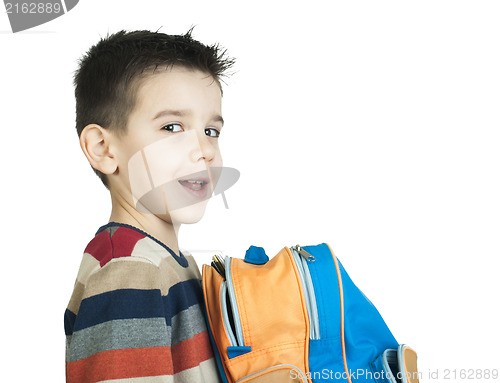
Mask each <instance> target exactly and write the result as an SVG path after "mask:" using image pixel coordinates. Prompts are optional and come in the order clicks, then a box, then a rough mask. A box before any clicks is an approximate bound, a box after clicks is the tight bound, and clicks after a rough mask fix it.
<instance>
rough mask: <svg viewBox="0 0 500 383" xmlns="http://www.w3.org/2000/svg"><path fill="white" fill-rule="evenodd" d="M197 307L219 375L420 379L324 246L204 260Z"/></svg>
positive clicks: (254, 382)
mask: <svg viewBox="0 0 500 383" xmlns="http://www.w3.org/2000/svg"><path fill="white" fill-rule="evenodd" d="M202 285H203V295H204V302H205V315H206V320H207V326H208V330H209V336H210V341H211V344H212V348H213V351H214V355H215V359H216V361H217V365H218V368H219V372H220V374H221V378H222V380H223V382H224V383H236V382H238V383H246V382H251V383H268V382H269V383H276V382H301V383H306V382H308V383H316V382H324V381H327V382H328V381H335V382H345V383H352V382H370V383H372V382H376V383H383V382H391V383H418V378H419V375H418V371H417V362H416V361H417V355H416V353H415V351H414V350H412V349H411V348H410V347H408V346H406V345H404V344H401V345H400V344H399V343H398V342H397V341H396V339H395V338H394V336H393V335H392V334H391V332H390V330H389V328H388V327H387V325H386V324H385V322H384V320H383V319H382V317H381V315H380V314H379V312H378V311H377V309H376V308H375V306H374V305H373V304H372V303H371V302H370V301H369V299H368V298H367V297H366V296H365V295H364V294H363V293H362V292H361V290H359V289H358V288H357V287H356V286H355V285H354V283H353V282H352V281H351V279H350V278H349V275H348V274H347V273H346V271H345V269H344V267H343V266H342V264H341V263H340V261H339V260H338V259H337V258H336V257H335V255H334V254H333V252H332V250H331V248H330V246H329V245H328V244H326V243H321V244H319V245H315V246H304V247H301V246H299V245H296V246H292V247H284V248H283V249H281V251H280V252H279V253H278V254H277V255H276V256H274V257H272V258H271V259H269V257H268V256H267V255H266V253H265V251H264V249H263V248H262V247H257V246H250V248H249V249H248V250H247V252H246V254H245V258H244V259H240V258H232V257H229V256H226V257H225V258H224V259H222V258H221V257H220V256H214V261H213V262H212V264H211V265H206V264H205V265H203V268H202Z"/></svg>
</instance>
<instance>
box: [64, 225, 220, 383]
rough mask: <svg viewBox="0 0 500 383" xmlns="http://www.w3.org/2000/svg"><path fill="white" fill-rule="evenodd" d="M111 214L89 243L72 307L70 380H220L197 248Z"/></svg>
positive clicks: (69, 321)
mask: <svg viewBox="0 0 500 383" xmlns="http://www.w3.org/2000/svg"><path fill="white" fill-rule="evenodd" d="M179 253H180V256H177V254H175V253H174V252H173V251H172V250H171V249H170V248H168V247H167V246H165V245H164V244H163V243H161V242H160V241H158V240H157V239H155V238H153V237H152V236H150V235H149V234H147V233H145V232H143V231H141V230H139V229H137V228H134V227H132V226H129V225H125V224H120V223H116V222H110V223H108V224H107V225H104V226H102V227H101V228H99V230H98V231H97V233H96V235H95V237H94V238H93V239H92V240H91V241H90V242H89V244H88V245H87V247H86V248H85V251H84V254H83V259H82V263H81V266H80V270H79V272H78V276H77V279H76V283H75V287H74V291H73V294H72V296H71V299H70V302H69V304H68V307H67V309H66V312H65V318H64V327H65V332H66V381H67V382H70V383H87V382H88V383H90V382H104V381H106V382H108V381H112V382H116V383H118V382H120V383H121V382H123V383H139V382H140V383H146V382H147V383H157V382H158V383H159V382H162V383H167V382H197V383H198V382H200V383H201V382H219V381H220V380H219V376H218V373H217V367H216V364H215V360H214V356H213V353H212V350H211V347H210V340H209V336H208V332H207V327H206V323H205V318H204V315H203V293H202V289H201V281H200V278H201V276H200V271H199V269H198V267H197V265H196V262H195V260H194V258H193V257H192V255H190V254H189V253H187V252H186V251H184V252H179Z"/></svg>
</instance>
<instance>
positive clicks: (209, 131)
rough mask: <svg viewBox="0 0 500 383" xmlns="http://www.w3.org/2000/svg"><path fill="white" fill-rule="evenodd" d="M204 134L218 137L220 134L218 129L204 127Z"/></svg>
mask: <svg viewBox="0 0 500 383" xmlns="http://www.w3.org/2000/svg"><path fill="white" fill-rule="evenodd" d="M205 134H206V135H207V136H210V137H219V136H220V130H218V129H215V128H206V129H205Z"/></svg>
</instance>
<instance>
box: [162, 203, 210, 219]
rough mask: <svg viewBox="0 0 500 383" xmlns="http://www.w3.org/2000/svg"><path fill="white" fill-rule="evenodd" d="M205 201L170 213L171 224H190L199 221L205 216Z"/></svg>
mask: <svg viewBox="0 0 500 383" xmlns="http://www.w3.org/2000/svg"><path fill="white" fill-rule="evenodd" d="M206 207H207V201H202V202H199V203H196V204H194V205H190V206H186V207H182V208H179V209H175V210H174V211H172V212H170V217H171V219H172V223H174V222H175V223H183V224H187V225H189V224H192V223H197V222H199V221H201V219H202V218H203V216H204V215H205V210H206Z"/></svg>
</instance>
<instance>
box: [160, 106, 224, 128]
mask: <svg viewBox="0 0 500 383" xmlns="http://www.w3.org/2000/svg"><path fill="white" fill-rule="evenodd" d="M190 114H192V112H191V111H190V110H174V109H164V110H162V111H160V112H158V113H156V115H155V116H154V117H153V121H155V120H157V119H159V118H160V117H163V116H176V117H185V116H189V115H190ZM212 121H214V122H220V123H222V125H223V126H224V119H223V118H222V116H221V115H220V114H217V115H215V116H213V117H212Z"/></svg>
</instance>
